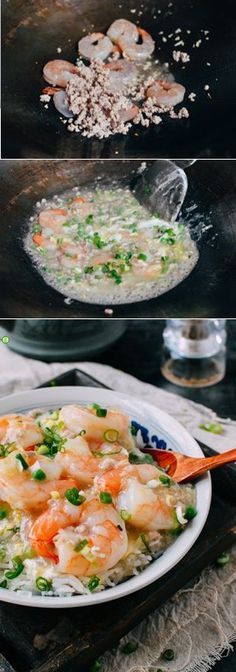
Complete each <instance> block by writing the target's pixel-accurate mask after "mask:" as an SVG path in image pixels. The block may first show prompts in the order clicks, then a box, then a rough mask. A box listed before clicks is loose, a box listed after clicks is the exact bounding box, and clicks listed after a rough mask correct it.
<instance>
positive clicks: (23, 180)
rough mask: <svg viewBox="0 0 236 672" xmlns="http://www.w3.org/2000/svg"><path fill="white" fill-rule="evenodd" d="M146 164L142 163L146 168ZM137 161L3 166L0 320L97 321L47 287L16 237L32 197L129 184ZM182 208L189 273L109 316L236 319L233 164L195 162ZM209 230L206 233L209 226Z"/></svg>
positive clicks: (94, 311)
mask: <svg viewBox="0 0 236 672" xmlns="http://www.w3.org/2000/svg"><path fill="white" fill-rule="evenodd" d="M152 163H153V162H152V161H150V162H148V165H149V164H150V166H151V165H152ZM138 166H140V162H139V161H137V162H136V161H130V160H127V161H120V160H117V161H109V160H108V161H73V160H68V161H61V160H59V161H55V160H51V161H48V160H45V161H39V160H36V161H23V160H15V161H10V160H7V161H2V162H1V163H0V177H1V182H2V196H1V211H2V223H1V228H0V292H1V296H0V317H1V318H7V317H48V318H50V317H55V318H56V317H60V318H65V317H68V318H71V317H84V318H88V317H96V318H97V317H98V318H102V317H104V307H103V306H99V305H88V304H84V303H80V302H75V301H74V302H73V303H72V304H71V305H69V306H68V305H66V304H65V302H64V297H63V296H62V295H61V294H59V293H58V292H57V291H55V290H53V289H51V288H50V287H49V286H48V285H46V283H45V282H44V280H43V278H42V277H41V276H40V275H39V273H38V272H37V271H36V269H35V268H34V267H33V265H32V262H31V261H30V259H29V257H28V256H27V255H26V253H25V252H24V248H23V244H22V241H23V238H24V235H25V232H26V229H27V226H28V220H29V217H30V216H31V214H32V211H33V208H34V205H35V203H36V202H37V200H39V199H41V198H43V197H51V196H52V195H53V194H56V193H63V192H64V191H65V190H66V189H68V188H71V187H73V186H75V185H78V184H79V185H81V187H82V186H83V185H87V184H88V183H91V182H92V183H94V180H96V178H97V177H100V178H101V183H102V184H106V185H108V186H109V184H110V183H111V181H112V180H114V179H117V181H118V183H119V184H120V185H127V184H132V185H133V184H134V182H135V179H136V178H135V174H136V172H137V168H138ZM188 181H189V188H188V192H187V196H186V199H185V202H184V205H183V208H182V218H183V221H190V222H191V230H192V235H193V237H195V238H199V231H202V230H203V229H205V231H204V232H203V233H202V235H201V236H200V239H199V241H198V247H199V252H200V258H199V262H198V264H197V266H196V267H195V269H194V270H193V271H192V273H191V275H190V276H189V277H188V278H186V279H185V280H184V281H183V282H182V283H181V284H180V285H179V286H178V287H176V288H175V289H173V290H171V291H170V292H168V293H167V294H165V295H163V296H161V297H159V298H157V299H152V300H150V301H142V302H139V303H134V304H129V305H120V306H114V314H113V317H115V318H116V317H117V318H119V317H121V318H127V317H140V318H147V317H235V316H236V302H235V296H236V272H235V265H236V264H235V259H236V163H235V162H234V161H230V160H228V161H215V160H199V161H197V162H196V163H195V164H193V165H192V166H191V167H189V168H188ZM209 226H210V227H211V228H208V227H209Z"/></svg>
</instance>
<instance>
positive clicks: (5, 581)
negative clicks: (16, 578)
mask: <svg viewBox="0 0 236 672" xmlns="http://www.w3.org/2000/svg"><path fill="white" fill-rule="evenodd" d="M0 588H7V580H6V579H3V581H1V583H0Z"/></svg>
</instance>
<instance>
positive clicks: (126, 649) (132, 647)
mask: <svg viewBox="0 0 236 672" xmlns="http://www.w3.org/2000/svg"><path fill="white" fill-rule="evenodd" d="M137 649H138V643H137V642H127V644H125V645H124V646H123V647H122V649H121V651H122V653H125V654H126V655H127V656H129V655H130V654H131V653H134V652H135V651H137Z"/></svg>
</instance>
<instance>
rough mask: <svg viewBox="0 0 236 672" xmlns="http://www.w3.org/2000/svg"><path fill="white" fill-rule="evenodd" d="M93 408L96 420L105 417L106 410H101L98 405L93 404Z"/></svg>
mask: <svg viewBox="0 0 236 672" xmlns="http://www.w3.org/2000/svg"><path fill="white" fill-rule="evenodd" d="M93 408H94V410H95V411H96V415H97V417H98V418H105V417H106V415H107V409H106V408H101V406H99V405H98V404H93Z"/></svg>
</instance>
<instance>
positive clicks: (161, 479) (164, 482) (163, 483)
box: [159, 474, 171, 488]
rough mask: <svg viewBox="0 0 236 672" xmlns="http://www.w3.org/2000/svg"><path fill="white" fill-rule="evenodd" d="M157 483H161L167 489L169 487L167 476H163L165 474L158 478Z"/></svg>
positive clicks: (169, 482)
mask: <svg viewBox="0 0 236 672" xmlns="http://www.w3.org/2000/svg"><path fill="white" fill-rule="evenodd" d="M159 481H160V482H161V483H162V485H167V487H168V488H169V487H170V484H171V480H170V478H169V476H165V474H163V476H162V475H161V476H159Z"/></svg>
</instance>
